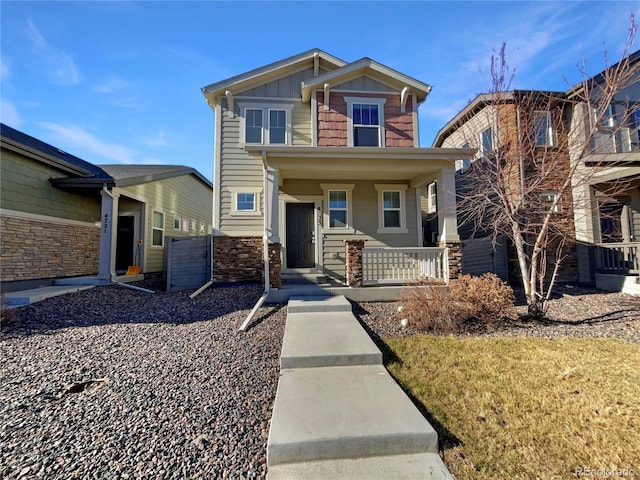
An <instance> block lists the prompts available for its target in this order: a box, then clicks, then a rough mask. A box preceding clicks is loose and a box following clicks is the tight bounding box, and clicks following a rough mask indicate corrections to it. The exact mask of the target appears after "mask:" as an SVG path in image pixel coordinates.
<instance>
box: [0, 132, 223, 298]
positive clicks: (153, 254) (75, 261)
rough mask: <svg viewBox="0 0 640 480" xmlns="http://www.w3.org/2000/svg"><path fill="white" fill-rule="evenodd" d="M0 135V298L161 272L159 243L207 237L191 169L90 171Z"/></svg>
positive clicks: (207, 192)
mask: <svg viewBox="0 0 640 480" xmlns="http://www.w3.org/2000/svg"><path fill="white" fill-rule="evenodd" d="M0 134H1V135H0V140H1V144H0V145H1V149H2V162H1V164H0V166H1V170H2V172H1V177H0V194H1V198H0V202H1V203H0V236H1V238H0V242H1V248H2V251H1V254H0V259H1V262H2V264H1V266H0V272H1V274H0V280H1V281H2V289H3V291H9V290H16V289H22V288H27V287H30V286H39V285H48V284H51V282H52V281H53V280H54V279H60V278H66V277H77V276H93V275H97V279H96V283H101V284H107V283H109V282H110V281H112V280H113V279H114V278H118V276H119V275H123V274H124V273H126V271H127V270H128V267H129V266H132V265H138V266H140V267H141V273H162V272H164V270H165V246H166V238H167V237H174V236H196V235H209V234H210V233H211V208H212V185H211V183H210V182H209V181H208V180H207V179H206V178H204V177H203V176H202V175H201V174H200V173H198V172H197V171H196V170H194V169H193V168H189V167H183V166H164V165H163V166H151V165H143V166H139V165H103V166H96V165H93V164H91V163H89V162H86V161H84V160H82V159H80V158H78V157H75V156H73V155H71V154H69V153H66V152H63V151H62V150H60V149H58V148H56V147H53V146H51V145H48V144H46V143H44V142H42V141H40V140H37V139H35V138H33V137H31V136H29V135H26V134H24V133H22V132H19V131H18V130H15V129H13V128H11V127H8V126H6V125H4V124H2V125H1V132H0ZM139 241H140V245H139V244H138V242H139ZM139 278H142V277H139Z"/></svg>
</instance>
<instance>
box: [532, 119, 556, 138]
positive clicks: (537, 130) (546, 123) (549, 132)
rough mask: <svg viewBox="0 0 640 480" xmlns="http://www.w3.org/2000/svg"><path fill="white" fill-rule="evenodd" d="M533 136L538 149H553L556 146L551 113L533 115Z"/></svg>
mask: <svg viewBox="0 0 640 480" xmlns="http://www.w3.org/2000/svg"><path fill="white" fill-rule="evenodd" d="M533 134H534V137H535V142H536V143H535V145H536V147H552V146H553V145H554V141H553V124H552V122H551V112H534V113H533Z"/></svg>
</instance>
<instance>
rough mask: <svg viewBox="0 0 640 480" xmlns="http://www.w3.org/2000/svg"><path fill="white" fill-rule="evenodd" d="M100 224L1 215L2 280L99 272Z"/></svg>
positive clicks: (0, 275)
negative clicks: (91, 224)
mask: <svg viewBox="0 0 640 480" xmlns="http://www.w3.org/2000/svg"><path fill="white" fill-rule="evenodd" d="M99 258H100V227H98V226H95V227H94V226H85V225H78V224H73V223H65V222H64V221H61V222H59V223H58V222H47V221H43V220H31V219H27V218H18V217H12V216H6V215H3V216H2V217H0V281H2V282H12V281H18V280H37V279H45V278H61V277H75V276H81V275H97V273H98V265H99Z"/></svg>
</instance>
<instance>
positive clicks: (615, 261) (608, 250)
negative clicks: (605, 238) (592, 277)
mask: <svg viewBox="0 0 640 480" xmlns="http://www.w3.org/2000/svg"><path fill="white" fill-rule="evenodd" d="M639 246H640V243H637V242H633V243H632V242H630V243H599V244H598V245H597V247H598V257H597V260H598V262H599V264H598V270H600V272H602V273H616V274H621V273H640V257H639V256H638V247H639Z"/></svg>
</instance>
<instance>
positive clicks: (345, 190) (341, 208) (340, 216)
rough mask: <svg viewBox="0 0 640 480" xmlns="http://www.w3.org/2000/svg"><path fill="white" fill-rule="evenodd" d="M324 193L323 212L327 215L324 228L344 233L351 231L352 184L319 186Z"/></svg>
mask: <svg viewBox="0 0 640 480" xmlns="http://www.w3.org/2000/svg"><path fill="white" fill-rule="evenodd" d="M320 186H321V188H322V189H323V190H324V192H325V206H326V207H325V208H326V210H325V212H326V215H327V218H326V221H325V222H324V223H325V228H326V230H325V231H327V232H330V231H332V230H336V231H340V232H345V231H349V232H351V231H353V225H352V220H351V219H352V217H351V193H352V191H353V187H354V185H353V184H324V183H323V184H321V185H320Z"/></svg>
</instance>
